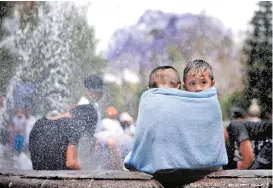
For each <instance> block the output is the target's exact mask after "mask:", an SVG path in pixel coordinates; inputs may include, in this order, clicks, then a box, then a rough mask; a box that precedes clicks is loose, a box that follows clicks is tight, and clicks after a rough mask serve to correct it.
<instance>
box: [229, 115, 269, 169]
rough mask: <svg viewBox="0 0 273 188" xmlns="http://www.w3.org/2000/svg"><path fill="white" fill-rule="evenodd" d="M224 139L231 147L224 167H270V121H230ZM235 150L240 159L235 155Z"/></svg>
mask: <svg viewBox="0 0 273 188" xmlns="http://www.w3.org/2000/svg"><path fill="white" fill-rule="evenodd" d="M225 139H226V143H227V145H229V148H232V149H230V150H229V153H228V156H229V164H228V165H227V166H225V167H224V169H234V168H236V167H237V168H238V169H272V122H267V121H261V122H251V121H245V120H234V121H231V123H230V125H229V126H228V127H227V129H226V130H225ZM236 150H237V153H238V152H240V154H241V159H238V157H236V156H238V155H237V154H236ZM238 160H241V161H239V162H240V163H239V165H238Z"/></svg>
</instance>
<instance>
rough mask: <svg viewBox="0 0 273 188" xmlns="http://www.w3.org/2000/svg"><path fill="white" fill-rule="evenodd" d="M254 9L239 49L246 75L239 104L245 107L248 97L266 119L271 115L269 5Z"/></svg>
mask: <svg viewBox="0 0 273 188" xmlns="http://www.w3.org/2000/svg"><path fill="white" fill-rule="evenodd" d="M258 6H259V10H258V11H256V12H255V15H254V17H253V18H252V21H251V26H252V31H251V32H250V35H249V37H248V38H247V39H246V41H245V45H244V48H243V53H244V55H245V58H244V60H243V62H242V63H243V64H244V65H245V67H246V72H247V74H246V77H245V85H246V87H245V90H244V98H243V101H244V102H243V103H244V104H245V107H247V106H246V105H248V104H249V101H250V100H251V99H252V98H257V99H258V100H259V102H260V105H261V110H262V113H261V117H262V118H268V116H271V112H272V2H271V1H261V2H259V3H258Z"/></svg>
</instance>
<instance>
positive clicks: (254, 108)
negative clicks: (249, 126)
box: [245, 99, 261, 122]
mask: <svg viewBox="0 0 273 188" xmlns="http://www.w3.org/2000/svg"><path fill="white" fill-rule="evenodd" d="M247 112H248V116H247V117H246V118H245V119H246V120H247V121H254V122H259V121H261V118H260V116H261V107H260V106H259V104H258V99H252V100H251V105H250V106H249V108H248V111H247Z"/></svg>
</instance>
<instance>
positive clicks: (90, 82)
mask: <svg viewBox="0 0 273 188" xmlns="http://www.w3.org/2000/svg"><path fill="white" fill-rule="evenodd" d="M84 87H85V88H87V89H88V90H89V91H95V92H103V80H102V79H101V77H99V76H96V75H90V76H88V77H87V78H86V79H85V80H84Z"/></svg>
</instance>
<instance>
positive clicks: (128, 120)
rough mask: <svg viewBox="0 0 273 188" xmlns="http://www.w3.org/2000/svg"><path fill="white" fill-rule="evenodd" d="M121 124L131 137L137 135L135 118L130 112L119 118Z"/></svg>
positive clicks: (122, 114)
mask: <svg viewBox="0 0 273 188" xmlns="http://www.w3.org/2000/svg"><path fill="white" fill-rule="evenodd" d="M119 120H120V123H121V125H122V127H123V129H124V132H125V134H127V135H129V136H134V135H135V129H136V127H135V125H134V118H133V117H132V116H130V114H129V113H128V112H123V113H121V115H120V117H119Z"/></svg>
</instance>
